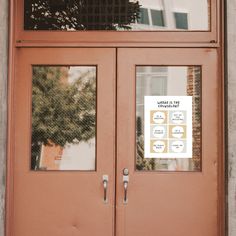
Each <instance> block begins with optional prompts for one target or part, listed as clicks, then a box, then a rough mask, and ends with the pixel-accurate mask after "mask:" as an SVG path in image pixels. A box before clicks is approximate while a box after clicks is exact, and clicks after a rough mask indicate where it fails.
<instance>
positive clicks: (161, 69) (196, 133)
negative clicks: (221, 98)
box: [136, 66, 201, 171]
mask: <svg viewBox="0 0 236 236" xmlns="http://www.w3.org/2000/svg"><path fill="white" fill-rule="evenodd" d="M136 169H137V170H139V171H142V170H145V171H201V67H200V66H137V67H136Z"/></svg>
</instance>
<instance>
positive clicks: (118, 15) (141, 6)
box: [24, 0, 210, 31]
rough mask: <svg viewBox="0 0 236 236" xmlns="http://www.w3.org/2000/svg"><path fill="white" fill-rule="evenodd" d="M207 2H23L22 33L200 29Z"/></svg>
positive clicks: (205, 25) (203, 27) (203, 25)
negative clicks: (35, 31)
mask: <svg viewBox="0 0 236 236" xmlns="http://www.w3.org/2000/svg"><path fill="white" fill-rule="evenodd" d="M209 2H210V0H198V1H195V0H140V1H137V0H24V3H25V4H24V29H25V30H64V31H76V30H116V31H121V30H122V31H123V30H130V31H144V30H148V31H158V30H169V31H173V30H182V31H185V30H190V31H191V30H202V31H208V30H209V25H210V3H209Z"/></svg>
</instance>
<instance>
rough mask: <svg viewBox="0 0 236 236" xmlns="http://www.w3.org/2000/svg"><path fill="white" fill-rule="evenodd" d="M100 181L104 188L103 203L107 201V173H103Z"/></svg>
mask: <svg viewBox="0 0 236 236" xmlns="http://www.w3.org/2000/svg"><path fill="white" fill-rule="evenodd" d="M102 183H103V189H104V197H103V201H104V203H107V202H108V200H107V188H108V175H103V176H102Z"/></svg>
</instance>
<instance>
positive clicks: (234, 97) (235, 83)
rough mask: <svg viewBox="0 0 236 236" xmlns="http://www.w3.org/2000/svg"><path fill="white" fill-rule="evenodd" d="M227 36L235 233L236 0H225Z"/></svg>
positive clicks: (233, 230)
mask: <svg viewBox="0 0 236 236" xmlns="http://www.w3.org/2000/svg"><path fill="white" fill-rule="evenodd" d="M227 15H228V16H227V28H228V29H227V31H228V32H227V36H228V42H227V43H228V178H229V179H228V217H229V218H228V221H229V224H228V227H229V229H228V231H229V234H228V235H229V236H235V235H236V145H235V144H236V27H235V22H236V0H227Z"/></svg>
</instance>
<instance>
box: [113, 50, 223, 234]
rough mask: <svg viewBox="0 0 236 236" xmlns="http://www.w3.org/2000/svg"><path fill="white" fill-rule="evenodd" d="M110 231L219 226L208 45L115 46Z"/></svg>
mask: <svg viewBox="0 0 236 236" xmlns="http://www.w3.org/2000/svg"><path fill="white" fill-rule="evenodd" d="M117 64H118V70H117V71H118V79H117V80H118V82H117V84H118V90H117V93H118V94H117V103H118V107H117V114H118V115H117V192H116V194H117V197H116V199H117V203H116V204H117V214H116V219H117V223H116V226H117V236H216V235H219V234H220V233H219V232H220V229H219V228H220V222H219V219H220V210H219V209H220V207H219V199H220V198H219V196H218V194H219V192H220V188H219V182H218V177H219V173H218V170H219V169H218V168H219V163H220V162H221V156H220V154H219V153H220V146H219V145H220V142H221V141H220V140H221V133H220V129H219V127H220V115H219V114H220V109H221V100H220V96H219V94H220V93H219V91H220V90H219V86H220V79H219V77H218V72H217V51H216V50H215V49H190V48H189V49H187V48H182V49H174V48H171V49H170V48H169V49H165V48H159V49H157V48H155V49H151V48H149V49H144V48H143V49H140V48H139V49H135V48H129V49H118V63H117Z"/></svg>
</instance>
